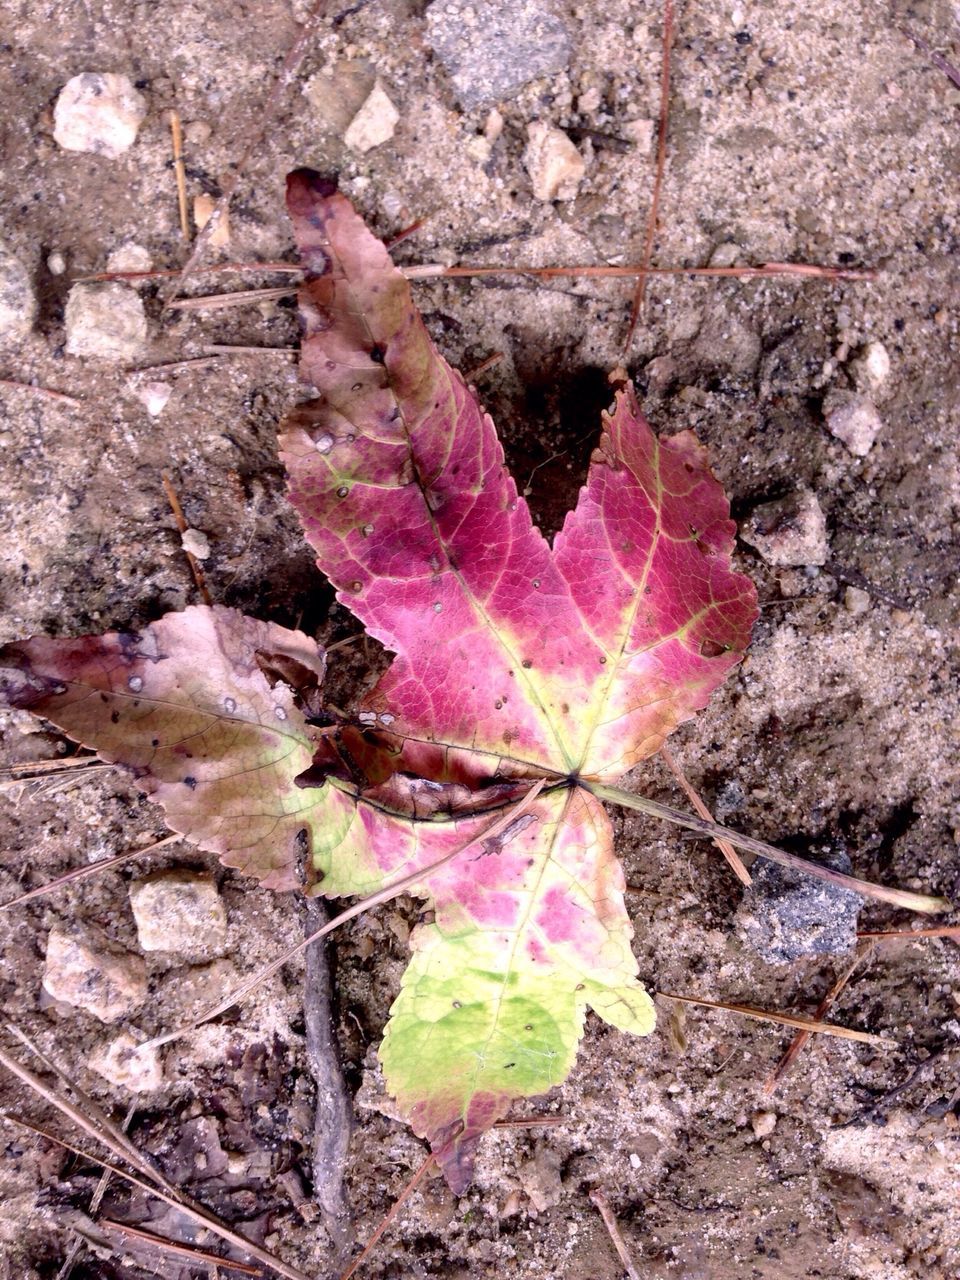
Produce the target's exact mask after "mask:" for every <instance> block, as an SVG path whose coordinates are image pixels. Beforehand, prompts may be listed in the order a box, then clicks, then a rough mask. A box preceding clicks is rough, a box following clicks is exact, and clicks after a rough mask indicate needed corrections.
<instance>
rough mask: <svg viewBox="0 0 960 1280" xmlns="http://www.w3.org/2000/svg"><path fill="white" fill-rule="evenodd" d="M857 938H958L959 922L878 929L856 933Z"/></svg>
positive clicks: (959, 933)
mask: <svg viewBox="0 0 960 1280" xmlns="http://www.w3.org/2000/svg"><path fill="white" fill-rule="evenodd" d="M857 937H858V938H906V939H910V938H960V924H945V925H943V926H942V928H939V929H878V930H877V931H876V932H864V933H858V934H857Z"/></svg>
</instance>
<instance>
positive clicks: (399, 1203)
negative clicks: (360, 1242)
mask: <svg viewBox="0 0 960 1280" xmlns="http://www.w3.org/2000/svg"><path fill="white" fill-rule="evenodd" d="M433 1163H434V1157H433V1154H432V1153H431V1154H430V1155H428V1156H427V1158H426V1160H424V1162H423V1164H422V1165H421V1166H420V1168H419V1169H417V1171H416V1172H415V1173H414V1175H413V1177H412V1178H411V1179H410V1180H409V1182H408V1183H407V1185H406V1186H405V1187H404V1188H403V1190H402V1191H401V1192H400V1194H399V1195H398V1196H397V1198H396V1200H395V1201H394V1202H393V1205H392V1207H391V1209H390V1211H389V1213H388V1214H387V1216H386V1217H385V1218H384V1220H383V1221H382V1222H381V1223H380V1225H379V1227H377V1229H376V1231H374V1233H373V1235H372V1236H371V1237H370V1239H369V1240H368V1241H367V1243H366V1244H365V1245H364V1246H363V1250H362V1252H361V1253H360V1254H358V1256H357V1257H356V1258H355V1259H354V1260H353V1262H351V1264H350V1266H349V1267H348V1268H347V1269H346V1271H344V1273H343V1275H342V1276H341V1277H340V1280H350V1277H351V1276H354V1275H356V1273H357V1270H358V1269H359V1267H360V1266H361V1265H362V1263H363V1262H364V1260H365V1259H366V1258H367V1257H369V1255H370V1251H371V1250H372V1249H373V1248H374V1246H375V1245H376V1244H377V1242H378V1241H379V1240H380V1238H381V1237H382V1236H383V1233H384V1232H385V1231H386V1230H387V1228H388V1227H389V1226H390V1224H391V1222H393V1220H394V1218H396V1216H397V1214H398V1213H399V1212H400V1210H401V1208H402V1207H403V1205H404V1204H405V1203H406V1201H407V1200H409V1198H410V1197H411V1196H412V1195H413V1193H414V1191H416V1189H417V1187H418V1186H419V1185H420V1183H421V1182H422V1181H423V1179H424V1177H425V1176H426V1174H427V1171H428V1170H429V1168H430V1166H431V1165H432V1164H433Z"/></svg>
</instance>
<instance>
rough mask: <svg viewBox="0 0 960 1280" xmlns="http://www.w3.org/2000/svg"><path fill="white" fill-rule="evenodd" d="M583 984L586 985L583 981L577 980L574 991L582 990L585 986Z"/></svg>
mask: <svg viewBox="0 0 960 1280" xmlns="http://www.w3.org/2000/svg"><path fill="white" fill-rule="evenodd" d="M585 986H586V984H585V983H583V982H578V983H577V985H576V987H574V990H575V991H583V990H584V988H585Z"/></svg>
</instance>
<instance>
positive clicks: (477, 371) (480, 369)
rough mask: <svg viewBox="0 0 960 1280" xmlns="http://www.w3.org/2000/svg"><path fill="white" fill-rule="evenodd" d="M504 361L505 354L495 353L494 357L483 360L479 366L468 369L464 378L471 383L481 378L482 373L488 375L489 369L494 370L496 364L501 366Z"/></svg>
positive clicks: (490, 356)
mask: <svg viewBox="0 0 960 1280" xmlns="http://www.w3.org/2000/svg"><path fill="white" fill-rule="evenodd" d="M502 359H503V352H502V351H494V352H493V354H492V355H489V356H487V358H486V360H481V361H480V363H479V364H478V365H475V366H474V367H473V368H472V369H468V370H467V372H466V373H465V374H464V375H463V376H464V378H465V379H466V380H467V382H470V381H472V380H473V379H474V378H479V377H480V375H481V373H486V371H487V370H488V369H492V368H493V366H494V365H495V364H499V363H500V361H501V360H502Z"/></svg>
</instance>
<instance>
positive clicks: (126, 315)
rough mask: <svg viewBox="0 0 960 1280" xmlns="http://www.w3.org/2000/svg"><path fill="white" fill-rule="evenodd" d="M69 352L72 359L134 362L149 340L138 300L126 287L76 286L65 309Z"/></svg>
mask: <svg viewBox="0 0 960 1280" xmlns="http://www.w3.org/2000/svg"><path fill="white" fill-rule="evenodd" d="M65 319H66V326H67V350H68V351H69V352H70V354H71V355H72V356H89V357H92V358H93V359H95V360H113V361H117V362H120V363H125V362H126V361H128V360H135V359H136V358H137V356H138V355H140V353H141V351H142V350H143V346H144V343H145V342H146V337H147V316H146V312H145V311H144V309H143V303H142V302H141V301H140V298H139V296H138V295H137V294H136V293H135V292H134V291H133V289H128V288H127V286H126V285H124V284H117V283H116V282H109V283H107V284H75V285H74V286H73V288H72V289H71V290H70V294H69V297H68V298H67V307H66V315H65Z"/></svg>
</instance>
